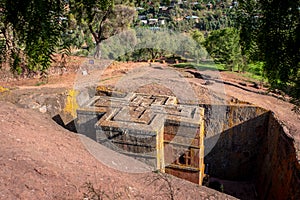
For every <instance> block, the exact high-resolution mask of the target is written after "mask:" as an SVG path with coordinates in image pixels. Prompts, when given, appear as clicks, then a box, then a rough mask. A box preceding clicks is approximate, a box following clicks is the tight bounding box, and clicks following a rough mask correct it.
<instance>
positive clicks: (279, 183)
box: [255, 113, 300, 199]
mask: <svg viewBox="0 0 300 200" xmlns="http://www.w3.org/2000/svg"><path fill="white" fill-rule="evenodd" d="M263 141H264V142H263V144H262V148H261V151H260V155H261V156H260V157H259V159H258V161H257V165H258V166H259V171H258V174H257V175H258V176H257V177H256V181H255V184H256V189H257V192H258V194H259V197H260V199H300V165H299V162H298V161H297V157H296V150H295V147H294V140H293V139H292V138H291V137H289V136H288V135H287V134H286V133H285V132H284V129H283V127H282V126H281V125H280V123H279V122H278V120H277V119H276V118H275V117H274V115H273V114H272V113H269V120H268V131H267V134H266V135H265V137H264V140H263Z"/></svg>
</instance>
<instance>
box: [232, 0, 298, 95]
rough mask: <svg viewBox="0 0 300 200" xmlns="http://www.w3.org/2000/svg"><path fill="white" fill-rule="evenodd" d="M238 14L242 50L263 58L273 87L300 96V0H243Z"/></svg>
mask: <svg viewBox="0 0 300 200" xmlns="http://www.w3.org/2000/svg"><path fill="white" fill-rule="evenodd" d="M237 13H238V14H237V21H238V24H239V27H240V29H241V34H240V36H241V44H242V48H243V53H245V54H248V55H249V56H250V58H251V59H254V60H260V61H264V63H265V64H264V70H265V74H266V77H267V78H268V80H269V82H270V83H271V85H272V86H274V87H280V88H282V89H286V90H287V89H288V88H292V90H293V91H292V93H293V95H294V96H297V97H300V34H299V33H300V24H299V20H300V1H299V0H285V1H279V0H257V1H256V0H250V1H248V0H247V1H246V0H241V1H239V7H238V9H237Z"/></svg>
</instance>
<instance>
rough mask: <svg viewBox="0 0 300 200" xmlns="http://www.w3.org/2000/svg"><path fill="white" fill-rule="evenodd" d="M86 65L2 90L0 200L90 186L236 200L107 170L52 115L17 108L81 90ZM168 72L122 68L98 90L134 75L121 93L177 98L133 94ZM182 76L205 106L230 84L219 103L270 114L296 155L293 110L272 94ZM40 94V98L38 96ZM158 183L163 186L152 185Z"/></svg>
mask: <svg viewBox="0 0 300 200" xmlns="http://www.w3.org/2000/svg"><path fill="white" fill-rule="evenodd" d="M82 59H83V58H82ZM82 62H83V61H82V60H80V59H79V61H74V62H73V65H72V64H70V65H72V66H73V68H72V67H71V70H69V71H68V69H69V68H68V67H67V70H66V72H65V73H64V74H63V75H52V76H50V78H49V82H48V83H47V84H42V85H39V86H37V83H39V80H38V79H29V80H24V79H22V80H13V79H9V81H3V82H0V86H4V87H7V88H10V89H11V90H10V91H9V92H3V93H0V100H2V102H0V110H1V112H0V124H1V126H0V136H1V139H0V152H1V153H0V166H1V167H0V199H83V194H84V193H86V192H87V188H88V187H86V183H88V182H91V183H92V184H93V186H94V187H95V188H98V189H99V188H100V189H99V191H98V193H101V192H103V194H102V196H103V197H104V199H169V198H170V195H171V193H170V191H171V192H173V193H174V196H175V199H231V198H232V197H229V196H226V195H224V194H221V193H219V192H217V191H215V190H211V189H209V188H206V187H199V186H196V185H194V184H192V183H189V182H186V181H184V180H179V179H177V178H175V177H170V176H168V178H167V180H168V181H170V182H171V183H172V184H171V185H172V188H171V189H170V188H168V186H167V185H168V184H167V182H166V181H165V180H164V179H165V178H164V177H159V176H161V175H160V174H155V173H146V174H132V173H125V172H121V171H117V170H115V169H112V168H110V167H107V166H106V165H103V164H102V163H101V162H99V161H98V160H97V159H95V158H94V157H93V156H92V155H91V154H90V153H89V152H88V151H87V150H86V149H85V147H84V146H83V144H82V142H81V140H80V136H79V135H76V134H74V133H72V132H69V131H67V130H65V129H63V128H62V127H60V126H58V125H57V124H56V123H55V122H54V121H53V120H51V118H50V117H49V115H46V114H42V113H40V112H38V111H35V110H31V109H24V108H20V107H18V106H16V105H15V104H20V103H19V102H20V101H21V100H22V101H23V102H24V99H27V100H29V101H30V100H32V101H34V98H38V97H40V96H43V94H46V93H47V94H51V93H55V94H57V93H58V92H63V91H65V89H66V88H73V87H74V83H76V82H77V83H78V77H81V75H79V76H77V75H76V71H77V70H76V66H80V64H79V63H82ZM74 63H76V64H74ZM74 65H75V67H74ZM139 69H141V70H139ZM166 69H169V68H168V67H167V65H160V64H157V65H156V64H155V65H154V64H152V65H151V66H149V64H148V63H117V64H114V65H111V66H110V67H108V68H107V69H106V70H105V71H104V73H102V77H101V79H100V80H98V83H99V84H101V85H110V86H116V83H120V80H123V79H122V77H124V76H126V75H128V74H129V75H132V76H131V77H132V79H131V80H133V81H129V82H128V81H127V82H126V84H122V85H117V87H116V88H117V89H119V90H127V91H130V90H135V91H138V92H144V93H154V94H174V91H175V89H174V88H172V87H169V88H168V87H165V86H164V85H161V84H160V82H159V81H157V80H156V82H152V83H151V84H143V85H142V86H141V87H136V86H135V82H134V80H137V81H143V79H142V78H141V77H143V76H142V75H143V73H145V72H149V74H153V73H158V74H160V75H162V79H163V76H166V77H167V76H168V73H167V72H168V71H167V72H166ZM145 70H146V71H145ZM172 70H174V69H172ZM79 72H80V71H79ZM177 72H179V73H180V76H181V77H185V80H186V81H187V82H188V83H189V84H190V85H191V86H192V88H193V89H194V91H195V93H196V95H197V96H198V97H199V101H200V102H201V103H211V96H212V94H210V92H211V91H215V88H221V87H223V84H221V83H220V82H218V81H225V82H226V83H228V84H224V88H225V93H224V94H222V91H221V92H220V91H216V93H215V94H213V96H217V97H218V99H219V100H220V101H224V102H227V103H236V102H249V103H251V104H255V105H257V106H260V107H263V108H265V109H268V110H272V111H273V112H274V114H275V116H276V117H277V118H278V119H279V120H280V121H282V123H283V124H284V125H285V129H286V131H288V133H289V134H290V135H291V136H292V137H293V138H294V139H295V145H296V147H297V148H298V147H299V146H300V143H299V141H300V116H299V114H296V113H295V112H293V111H292V108H293V107H294V105H293V104H290V103H288V102H287V101H283V100H280V99H279V98H276V97H274V96H269V95H263V94H262V93H264V92H266V89H255V88H253V87H251V86H249V82H248V80H244V79H240V76H237V75H236V74H232V73H228V72H221V73H220V75H221V77H219V78H216V77H210V78H211V79H206V80H204V79H201V78H199V77H197V76H196V75H195V73H202V72H197V71H193V70H187V69H180V70H177ZM191 72H194V73H191ZM80 73H81V72H80ZM89 73H90V74H91V73H92V70H91V71H89ZM134 75H136V76H134ZM76 78H77V79H76ZM1 80H3V79H1ZM145 80H146V79H145ZM215 80H218V81H215ZM93 81H94V79H93ZM145 82H146V81H145ZM124 83H125V82H124ZM208 83H209V84H208ZM229 83H230V84H229ZM240 83H243V84H242V85H241V84H240ZM172 84H173V83H172V82H171V85H172ZM53 89H54V90H53ZM185 90H186V88H180V90H179V92H182V94H183V96H185V92H186V91H185ZM37 91H38V93H37V94H39V95H38V97H36V96H34V95H33V94H34V93H35V92H37ZM175 92H176V91H175ZM55 94H53V95H55ZM9 102H12V103H15V104H12V103H9ZM26 102H27V101H26ZM23 107H24V106H23ZM25 107H26V106H25ZM51 117H52V116H51ZM298 149H300V148H298ZM101 151H102V152H104V153H103V155H104V156H105V155H106V156H108V157H109V155H110V153H111V152H109V150H107V149H105V148H103V149H101ZM298 152H299V151H298ZM118 159H119V160H122V159H124V158H122V157H120V158H118ZM132 167H134V166H132ZM157 177H159V180H158V181H154V180H156V178H157ZM150 182H152V183H151V184H150ZM100 191H101V192H100ZM90 197H91V196H90ZM108 197H109V198H108ZM91 199H92V198H91Z"/></svg>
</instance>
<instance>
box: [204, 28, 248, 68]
mask: <svg viewBox="0 0 300 200" xmlns="http://www.w3.org/2000/svg"><path fill="white" fill-rule="evenodd" d="M205 46H206V48H207V51H208V53H209V54H210V56H211V57H212V58H213V59H214V61H215V63H217V64H225V67H226V68H228V69H229V70H234V68H235V67H238V69H240V67H239V66H240V65H242V64H243V63H242V55H241V48H240V45H239V33H238V31H237V30H236V29H234V28H225V29H221V30H216V31H212V32H211V33H210V35H209V36H208V38H207V40H206V41H205Z"/></svg>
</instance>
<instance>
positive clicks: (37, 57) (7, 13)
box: [0, 0, 65, 74]
mask: <svg viewBox="0 0 300 200" xmlns="http://www.w3.org/2000/svg"><path fill="white" fill-rule="evenodd" d="M64 8H65V1H63V0H57V1H48V0H14V1H12V0H2V1H1V3H0V9H1V15H0V20H1V22H0V31H1V32H0V34H1V36H2V38H1V41H2V48H1V61H2V62H9V63H10V65H11V69H12V71H15V72H18V73H19V74H20V73H24V71H27V72H35V71H41V72H43V73H46V70H47V68H48V67H49V66H50V64H51V61H52V56H53V54H54V53H55V48H56V46H58V44H59V39H60V36H61V31H62V30H63V26H62V21H61V19H62V17H63V16H64V13H65V10H64Z"/></svg>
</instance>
